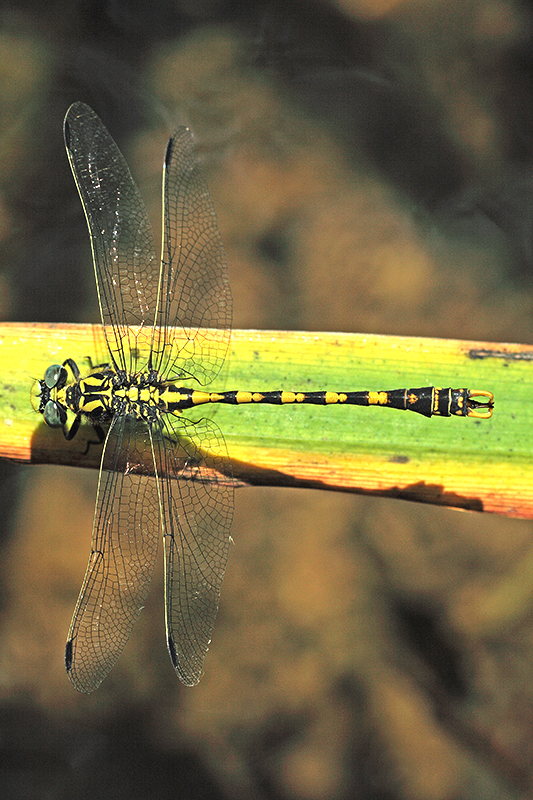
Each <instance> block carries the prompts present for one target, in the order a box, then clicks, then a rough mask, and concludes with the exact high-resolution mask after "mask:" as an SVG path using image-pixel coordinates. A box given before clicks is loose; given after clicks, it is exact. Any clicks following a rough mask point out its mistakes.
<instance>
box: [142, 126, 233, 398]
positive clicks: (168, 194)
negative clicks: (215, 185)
mask: <svg viewBox="0 0 533 800" xmlns="http://www.w3.org/2000/svg"><path fill="white" fill-rule="evenodd" d="M161 261H162V264H161V302H160V304H159V306H158V313H157V319H156V325H157V326H158V327H157V329H156V330H155V331H154V344H153V366H154V368H155V369H157V370H158V372H161V373H162V374H164V376H165V377H166V378H167V379H174V378H190V377H193V378H195V379H196V380H197V381H198V382H199V383H200V384H202V385H205V384H207V383H210V382H211V381H212V380H213V379H214V378H215V377H216V376H217V375H218V373H219V371H220V368H221V366H222V363H223V361H224V358H225V356H226V352H227V349H228V344H229V339H230V333H231V320H232V299H231V290H230V287H229V280H228V268H227V263H226V256H225V253H224V248H223V246H222V240H221V238H220V233H219V230H218V225H217V219H216V214H215V209H214V206H213V202H212V200H211V196H210V194H209V189H208V188H207V184H206V182H205V180H204V178H203V176H202V174H201V172H200V169H199V167H198V164H197V162H196V158H195V153H194V140H193V137H192V135H191V132H190V131H189V130H188V129H187V128H179V129H178V130H177V131H176V132H175V133H174V135H173V136H172V137H171V138H170V139H169V142H168V145H167V151H166V154H165V167H164V173H163V245H162V256H161ZM167 326H171V327H173V326H178V327H181V328H184V330H185V341H180V340H179V339H176V340H172V339H171V338H170V336H169V331H168V330H167Z"/></svg>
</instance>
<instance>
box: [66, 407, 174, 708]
mask: <svg viewBox="0 0 533 800" xmlns="http://www.w3.org/2000/svg"><path fill="white" fill-rule="evenodd" d="M141 425H142V427H141ZM131 465H135V466H131ZM153 469H154V463H153V454H152V450H151V445H150V438H149V435H148V432H147V429H146V425H145V424H144V423H138V422H136V421H135V420H131V419H130V418H126V417H121V418H119V419H116V421H115V422H114V424H113V425H112V426H111V428H110V431H109V433H108V436H107V439H106V443H105V447H104V452H103V455H102V470H101V472H100V483H99V487H98V495H97V499H96V513H95V518H94V527H93V537H92V544H91V555H90V558H89V564H88V567H87V572H86V574H85V579H84V581H83V586H82V588H81V592H80V596H79V598H78V603H77V605H76V609H75V611H74V616H73V617H72V623H71V626H70V631H69V635H68V640H67V649H66V665H67V672H68V676H69V678H70V680H71V682H72V683H73V685H74V686H75V687H76V689H78V690H79V691H80V692H92V691H93V690H94V689H96V688H97V687H98V686H99V685H100V683H101V682H102V681H103V679H104V678H105V677H106V675H107V673H108V672H109V670H110V669H111V668H112V667H113V665H114V664H115V663H116V661H117V659H118V657H119V655H120V654H121V652H122V650H123V649H124V646H125V644H126V642H127V641H128V639H129V637H130V634H131V630H132V628H133V625H134V622H135V620H136V619H137V617H138V616H139V614H140V612H141V609H142V607H143V604H144V600H145V598H146V594H147V592H148V587H149V584H150V580H151V577H152V573H153V570H154V565H155V560H156V555H157V546H158V541H159V535H160V525H161V522H160V520H161V515H160V510H159V494H158V490H157V481H156V479H155V478H153V477H147V476H146V475H143V474H142V473H143V472H148V473H149V472H152V474H153ZM133 470H135V471H133Z"/></svg>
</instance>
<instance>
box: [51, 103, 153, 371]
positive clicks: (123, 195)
mask: <svg viewBox="0 0 533 800" xmlns="http://www.w3.org/2000/svg"><path fill="white" fill-rule="evenodd" d="M64 134H65V145H66V148H67V154H68V158H69V161H70V166H71V168H72V172H73V174H74V179H75V181H76V185H77V187H78V192H79V194H80V198H81V202H82V204H83V209H84V211H85V216H86V218H87V224H88V226H89V233H90V237H91V246H92V252H93V261H94V270H95V274H96V285H97V290H98V299H99V303H100V312H101V315H102V322H103V324H104V325H109V326H111V328H112V333H110V330H109V329H107V330H106V336H107V343H108V347H109V350H110V353H111V356H112V358H113V360H114V366H115V368H119V369H125V370H127V371H128V372H132V371H135V370H136V369H137V365H136V364H133V363H132V362H131V359H132V358H133V359H135V357H136V352H137V350H136V348H137V347H142V346H148V344H149V342H150V339H151V334H152V328H151V326H152V325H153V323H154V318H155V309H156V302H157V290H158V284H159V263H158V259H157V256H156V252H155V247H154V236H153V233H152V226H151V225H150V221H149V219H148V215H147V213H146V208H145V206H144V203H143V201H142V198H141V196H140V194H139V191H138V189H137V187H136V185H135V183H134V181H133V178H132V176H131V173H130V171H129V168H128V165H127V164H126V162H125V160H124V157H123V156H122V153H121V152H120V150H119V149H118V147H117V145H116V144H115V142H114V140H113V139H112V137H111V136H110V134H109V132H108V131H107V129H106V128H105V126H104V125H103V123H102V121H101V120H100V119H99V117H97V115H96V114H95V113H94V111H92V109H90V108H89V106H87V105H85V104H84V103H74V104H73V105H72V106H70V108H69V110H68V111H67V114H66V116H65V123H64ZM126 326H134V327H133V328H132V329H129V330H128V329H127V327H126ZM146 326H147V327H146ZM128 337H129V338H128Z"/></svg>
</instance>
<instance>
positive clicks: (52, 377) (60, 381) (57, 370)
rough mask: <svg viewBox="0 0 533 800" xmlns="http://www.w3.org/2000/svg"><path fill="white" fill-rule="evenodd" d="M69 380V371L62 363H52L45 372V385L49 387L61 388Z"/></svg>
mask: <svg viewBox="0 0 533 800" xmlns="http://www.w3.org/2000/svg"><path fill="white" fill-rule="evenodd" d="M66 382H67V371H66V369H65V367H62V366H61V364H52V366H51V367H48V369H47V370H46V372H45V373H44V385H45V386H47V387H48V388H49V389H55V388H56V387H57V388H58V389H60V388H61V387H62V386H64V385H65V383H66Z"/></svg>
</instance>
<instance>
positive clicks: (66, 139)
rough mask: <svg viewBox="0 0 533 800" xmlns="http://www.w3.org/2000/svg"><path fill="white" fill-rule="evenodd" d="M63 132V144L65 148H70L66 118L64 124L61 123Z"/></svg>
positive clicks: (68, 125) (68, 124)
mask: <svg viewBox="0 0 533 800" xmlns="http://www.w3.org/2000/svg"><path fill="white" fill-rule="evenodd" d="M63 132H64V135H65V146H66V148H67V150H70V123H69V121H68V120H67V119H66V120H65V124H64V125H63Z"/></svg>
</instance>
